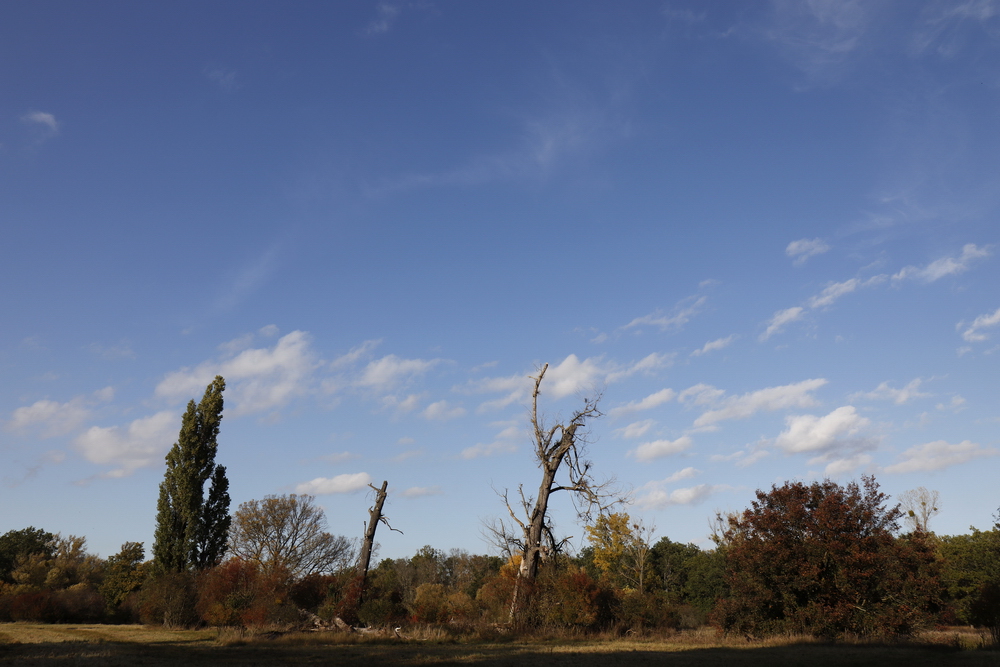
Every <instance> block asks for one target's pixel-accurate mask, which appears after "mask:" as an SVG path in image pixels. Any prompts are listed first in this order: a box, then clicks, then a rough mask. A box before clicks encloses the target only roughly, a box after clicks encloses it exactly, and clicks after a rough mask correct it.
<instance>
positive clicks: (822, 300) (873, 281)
mask: <svg viewBox="0 0 1000 667" xmlns="http://www.w3.org/2000/svg"><path fill="white" fill-rule="evenodd" d="M887 277H888V276H885V275H878V276H872V277H871V278H869V279H868V280H861V279H860V278H851V279H850V280H845V281H844V282H841V283H830V284H829V285H827V286H826V287H824V288H823V291H822V292H820V293H819V294H817V295H815V296H812V297H810V298H809V300H808V301H807V302H806V303H807V304H808V305H809V307H810V308H827V307H829V306H832V305H833V304H834V302H835V301H836V300H837V299H839V298H840V297H842V296H844V295H845V294H850V293H851V292H853V291H855V290H857V289H858V288H860V287H871V286H872V285H878V284H880V283H884V282H885V281H886V278H887Z"/></svg>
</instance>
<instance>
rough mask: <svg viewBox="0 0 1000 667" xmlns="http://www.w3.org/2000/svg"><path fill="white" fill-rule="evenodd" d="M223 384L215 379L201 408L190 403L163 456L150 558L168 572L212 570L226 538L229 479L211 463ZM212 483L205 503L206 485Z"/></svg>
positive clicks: (224, 382)
mask: <svg viewBox="0 0 1000 667" xmlns="http://www.w3.org/2000/svg"><path fill="white" fill-rule="evenodd" d="M225 388H226V381H225V380H224V379H222V376H221V375H216V376H215V380H213V381H212V383H211V384H210V385H208V388H207V389H205V396H204V397H203V398H202V399H201V403H199V404H197V405H195V402H194V401H193V400H192V401H191V402H189V403H188V406H187V411H186V412H185V413H184V419H183V421H182V423H181V432H180V435H179V436H178V438H177V442H176V443H175V444H174V446H173V448H171V450H170V453H168V454H167V471H166V473H164V475H163V481H162V482H161V483H160V498H159V500H158V502H157V504H156V534H155V540H154V542H153V558H154V559H155V561H156V564H157V566H158V567H159V568H160V569H161V570H163V571H167V572H181V571H186V570H190V569H192V568H193V569H199V570H200V569H204V568H207V567H211V566H213V565H216V564H217V563H218V562H219V561H221V560H222V556H223V555H224V554H225V552H226V539H227V537H228V535H229V522H230V517H229V480H228V479H226V469H225V467H224V466H221V465H216V464H215V454H216V451H217V450H218V448H219V445H218V443H217V442H216V438H217V437H218V435H219V425H220V424H221V422H222V392H223V391H224V390H225ZM209 479H211V480H212V481H211V486H210V487H209V490H208V498H206V497H205V482H206V481H208V480H209Z"/></svg>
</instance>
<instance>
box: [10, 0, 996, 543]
mask: <svg viewBox="0 0 1000 667" xmlns="http://www.w3.org/2000/svg"><path fill="white" fill-rule="evenodd" d="M998 37H1000V2H996V1H994V0H949V1H940V2H935V1H927V2H910V1H902V0H899V1H881V2H848V1H839V2H838V1H833V0H812V1H809V2H792V1H785V0H774V1H773V2H764V1H761V2H752V3H747V2H714V3H702V2H679V1H678V2H635V3H627V6H626V7H624V8H623V7H621V6H619V4H618V3H594V2H552V3H521V2H508V3H468V2H352V3H320V2H311V3H310V2H307V3H294V4H293V5H290V6H289V5H287V4H286V3H274V2H215V3H208V4H205V3H194V2H191V3H186V2H176V3H169V4H163V5H150V4H148V3H128V2H90V3H73V2H44V1H43V2H33V3H14V4H8V5H5V6H4V7H3V8H2V9H0V91H2V94H0V229H2V243H0V258H2V259H0V278H2V280H3V284H4V287H5V289H4V290H3V292H2V296H0V308H2V312H3V313H4V316H3V318H2V320H0V372H2V377H3V379H4V381H3V382H2V383H0V420H2V423H0V532H5V531H7V530H11V529H16V528H22V527H25V526H28V525H34V526H37V527H42V528H45V529H47V530H50V531H53V532H57V531H58V532H62V533H63V534H76V535H85V536H86V537H87V538H88V544H89V545H90V548H91V549H92V550H93V551H95V552H98V553H100V554H101V555H104V556H107V555H110V554H112V553H114V552H115V551H117V550H118V547H119V545H121V543H123V542H125V541H142V542H145V543H146V546H147V548H148V547H149V546H150V544H151V540H152V533H153V523H154V514H155V505H156V495H157V486H158V483H159V481H160V479H161V478H162V474H163V456H164V454H165V453H166V451H167V450H168V449H169V447H170V445H171V444H172V443H173V442H174V441H175V439H176V436H177V432H178V430H179V428H180V414H181V412H182V410H183V407H184V405H185V403H186V402H187V401H188V400H189V399H191V398H195V399H197V398H200V396H201V394H202V392H203V391H204V388H205V386H206V384H207V383H208V382H209V381H210V380H211V378H212V376H214V375H215V374H216V373H221V374H223V375H224V376H225V377H226V379H227V381H228V389H227V392H226V412H225V418H224V421H223V427H222V434H221V437H220V450H219V455H218V461H219V462H220V463H222V464H224V465H226V466H227V468H228V471H229V479H230V482H231V494H232V497H233V508H234V509H235V507H236V506H237V505H238V504H239V503H240V502H244V501H247V500H250V499H254V498H262V497H263V496H265V495H267V494H281V493H296V492H298V493H313V494H315V495H316V496H317V500H318V502H319V503H320V504H321V505H322V506H323V507H324V508H325V509H326V511H327V515H328V518H329V521H330V529H331V530H332V531H333V532H336V533H339V534H345V535H349V536H358V535H360V534H361V532H362V522H363V520H364V519H365V518H366V516H367V513H366V510H367V508H368V506H369V505H370V498H369V496H368V495H366V490H367V486H366V485H367V483H368V482H372V483H375V484H378V483H380V482H381V481H382V480H388V481H389V485H390V498H389V502H388V503H387V506H386V513H387V514H388V515H389V517H390V518H391V519H392V522H393V525H394V526H395V527H397V528H399V529H401V530H403V533H404V534H403V535H399V534H397V533H392V534H387V535H383V536H382V538H381V540H380V541H381V543H382V551H381V553H382V555H383V556H392V557H396V556H405V555H410V554H412V553H413V552H414V551H415V550H416V549H417V548H419V547H420V546H422V545H424V544H431V545H433V546H434V547H436V548H439V549H450V548H464V549H468V550H470V551H474V552H485V551H488V550H489V549H490V547H489V545H488V544H487V543H486V542H484V541H483V539H482V537H481V523H482V521H483V520H489V519H490V518H491V517H495V516H503V515H504V513H505V510H504V508H503V505H502V504H501V502H500V501H499V499H498V497H497V494H496V493H495V492H494V490H496V491H502V490H503V489H511V490H514V489H516V488H517V485H518V484H521V483H523V484H524V485H525V488H526V489H532V488H533V487H535V486H536V485H537V484H538V481H539V479H538V477H539V476H538V470H537V468H536V467H535V464H534V461H533V459H532V453H531V448H530V440H529V438H528V434H527V432H526V424H527V410H526V406H527V402H528V397H529V389H530V383H531V380H530V379H529V375H531V374H533V373H534V372H535V370H536V368H537V367H538V366H539V365H541V364H543V363H548V364H549V365H550V366H549V372H548V376H547V378H546V381H545V384H543V397H542V408H543V410H544V412H545V413H546V414H547V415H548V416H550V417H551V418H552V419H557V418H558V417H559V416H567V415H569V414H570V413H571V412H572V410H573V409H574V407H577V406H579V405H581V401H582V400H583V398H585V397H591V396H593V395H594V394H593V392H594V391H603V399H602V403H601V405H602V407H603V409H604V411H605V413H606V414H605V416H604V417H603V418H602V419H600V420H598V421H595V422H594V423H593V425H592V429H591V433H590V440H591V443H590V445H589V456H590V458H591V459H592V460H593V462H594V469H595V470H596V471H597V475H598V477H605V476H607V477H611V476H613V477H615V478H617V480H618V481H619V482H620V483H621V484H622V486H623V487H626V488H628V489H631V497H632V499H633V504H632V505H631V506H630V507H629V508H628V511H629V512H630V513H631V514H632V515H633V516H634V517H641V518H642V519H643V520H644V521H645V522H646V523H647V524H655V526H656V536H657V537H660V536H668V537H670V538H671V539H673V540H676V541H685V542H687V541H694V542H696V543H698V544H701V545H703V546H707V544H708V543H707V540H706V535H707V533H708V519H709V517H710V516H711V515H713V514H714V512H715V511H716V510H722V511H731V510H739V509H742V508H744V507H746V506H747V505H748V503H749V502H750V501H751V500H752V499H753V494H754V491H755V490H756V489H758V488H769V487H770V485H771V484H774V483H779V484H780V483H782V482H783V481H785V480H789V479H799V480H805V481H810V480H816V479H823V478H825V477H829V478H831V479H834V480H837V481H839V482H847V481H850V480H852V479H857V478H859V477H860V475H862V474H875V475H876V477H877V479H878V480H879V482H880V483H881V485H882V489H883V490H884V491H886V492H888V493H890V494H895V495H898V494H900V493H902V492H903V491H905V490H908V489H913V488H916V487H919V486H924V487H927V488H929V489H933V490H937V491H939V492H940V494H941V513H940V515H939V516H938V517H936V518H935V519H934V520H933V521H932V524H931V527H932V528H934V529H935V530H937V531H938V532H939V533H949V534H955V533H961V532H965V531H967V530H968V527H969V526H970V525H975V526H977V527H979V528H987V527H989V526H990V525H992V522H993V518H992V517H993V514H994V512H995V511H996V509H997V507H998V505H1000V494H998V493H997V491H996V489H997V486H996V483H995V480H996V471H997V469H998V465H1000V459H998V458H997V455H998V454H1000V439H998V437H997V429H998V426H1000V419H998V418H1000V414H998V399H1000V391H998V385H997V381H996V378H997V377H998V356H1000V354H998V351H1000V346H998V343H1000V289H998V287H1000V259H998V256H997V253H998V245H997V244H998V241H1000V239H998V230H1000V225H998V215H1000V123H998V122H997V118H998V112H1000V66H998V65H1000V41H998ZM566 501H567V499H565V498H564V499H560V501H559V502H558V503H557V507H556V508H555V514H554V517H555V520H556V526H557V530H558V531H559V532H560V533H561V535H564V536H567V535H572V536H576V539H575V540H574V544H575V545H576V546H577V547H580V546H582V541H581V540H580V536H581V535H582V534H583V529H582V527H580V526H579V525H578V524H577V523H576V521H575V517H574V515H573V512H572V510H571V507H570V506H569V504H568V502H566Z"/></svg>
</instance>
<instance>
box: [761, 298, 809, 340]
mask: <svg viewBox="0 0 1000 667" xmlns="http://www.w3.org/2000/svg"><path fill="white" fill-rule="evenodd" d="M804 312H805V309H804V308H802V306H795V307H793V308H785V309H784V310H779V311H778V312H776V313H775V314H774V316H773V317H771V321H770V322H768V324H767V330H766V331H764V333H762V334H761V335H760V341H761V342H763V341H765V340H767V339H768V338H770V337H771V336H773V335H774V334H776V333H780V332H781V330H782V329H784V327H785V325H786V324H790V323H792V322H794V321H796V320H799V319H802V313H804Z"/></svg>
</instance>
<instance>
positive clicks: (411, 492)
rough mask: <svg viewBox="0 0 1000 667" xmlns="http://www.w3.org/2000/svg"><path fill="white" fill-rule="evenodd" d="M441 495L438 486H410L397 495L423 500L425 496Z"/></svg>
mask: <svg viewBox="0 0 1000 667" xmlns="http://www.w3.org/2000/svg"><path fill="white" fill-rule="evenodd" d="M441 493H442V491H441V487H440V486H411V487H410V488H408V489H406V490H405V491H401V492H400V493H399V495H401V496H403V497H404V498H423V497H425V496H440V495H441Z"/></svg>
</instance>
